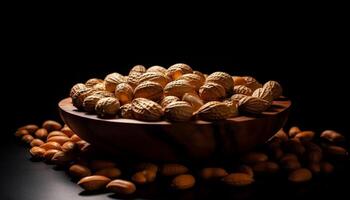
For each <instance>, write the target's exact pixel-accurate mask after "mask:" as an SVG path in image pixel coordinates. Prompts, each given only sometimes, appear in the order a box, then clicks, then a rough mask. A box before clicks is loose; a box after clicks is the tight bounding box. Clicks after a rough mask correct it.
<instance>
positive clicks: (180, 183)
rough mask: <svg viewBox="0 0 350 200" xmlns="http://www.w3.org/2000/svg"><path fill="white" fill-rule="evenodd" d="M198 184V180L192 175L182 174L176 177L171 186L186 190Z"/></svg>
mask: <svg viewBox="0 0 350 200" xmlns="http://www.w3.org/2000/svg"><path fill="white" fill-rule="evenodd" d="M195 183H196V179H195V178H194V177H193V176H192V175H190V174H182V175H178V176H176V177H175V178H174V179H173V180H172V182H171V186H172V187H173V188H175V189H178V190H185V189H189V188H192V187H193V186H194V185H195Z"/></svg>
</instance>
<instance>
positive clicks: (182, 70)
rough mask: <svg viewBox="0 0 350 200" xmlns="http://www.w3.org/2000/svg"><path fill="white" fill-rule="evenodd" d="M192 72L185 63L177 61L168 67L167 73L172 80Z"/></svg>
mask: <svg viewBox="0 0 350 200" xmlns="http://www.w3.org/2000/svg"><path fill="white" fill-rule="evenodd" d="M192 72H193V70H192V68H191V67H190V66H189V65H186V64H184V63H177V64H174V65H172V66H170V67H169V68H168V70H167V75H168V76H170V77H171V78H172V79H173V80H176V79H178V78H179V77H180V76H182V75H183V74H189V73H192Z"/></svg>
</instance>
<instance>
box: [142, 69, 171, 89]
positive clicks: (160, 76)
mask: <svg viewBox="0 0 350 200" xmlns="http://www.w3.org/2000/svg"><path fill="white" fill-rule="evenodd" d="M145 81H151V82H155V83H158V84H159V85H161V86H162V88H163V87H165V85H166V84H168V82H169V80H168V79H167V77H166V76H165V74H164V73H161V72H146V73H144V74H142V75H141V76H140V77H139V84H141V83H143V82H145Z"/></svg>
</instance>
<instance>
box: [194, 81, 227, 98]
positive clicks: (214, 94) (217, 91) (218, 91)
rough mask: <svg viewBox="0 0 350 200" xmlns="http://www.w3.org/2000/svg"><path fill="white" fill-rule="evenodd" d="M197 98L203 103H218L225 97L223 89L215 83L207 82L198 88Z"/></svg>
mask: <svg viewBox="0 0 350 200" xmlns="http://www.w3.org/2000/svg"><path fill="white" fill-rule="evenodd" d="M199 96H200V97H201V99H203V100H204V101H220V100H222V99H223V98H225V96H226V92H225V88H224V87H223V86H222V85H220V84H218V83H215V82H207V83H205V84H204V85H202V86H201V87H200V88H199Z"/></svg>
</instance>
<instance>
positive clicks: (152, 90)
mask: <svg viewBox="0 0 350 200" xmlns="http://www.w3.org/2000/svg"><path fill="white" fill-rule="evenodd" d="M134 96H135V98H146V99H150V100H153V101H159V100H161V99H162V98H163V87H162V85H161V84H159V83H156V82H152V81H145V82H142V83H141V84H139V85H138V86H137V87H136V88H135V90H134Z"/></svg>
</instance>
